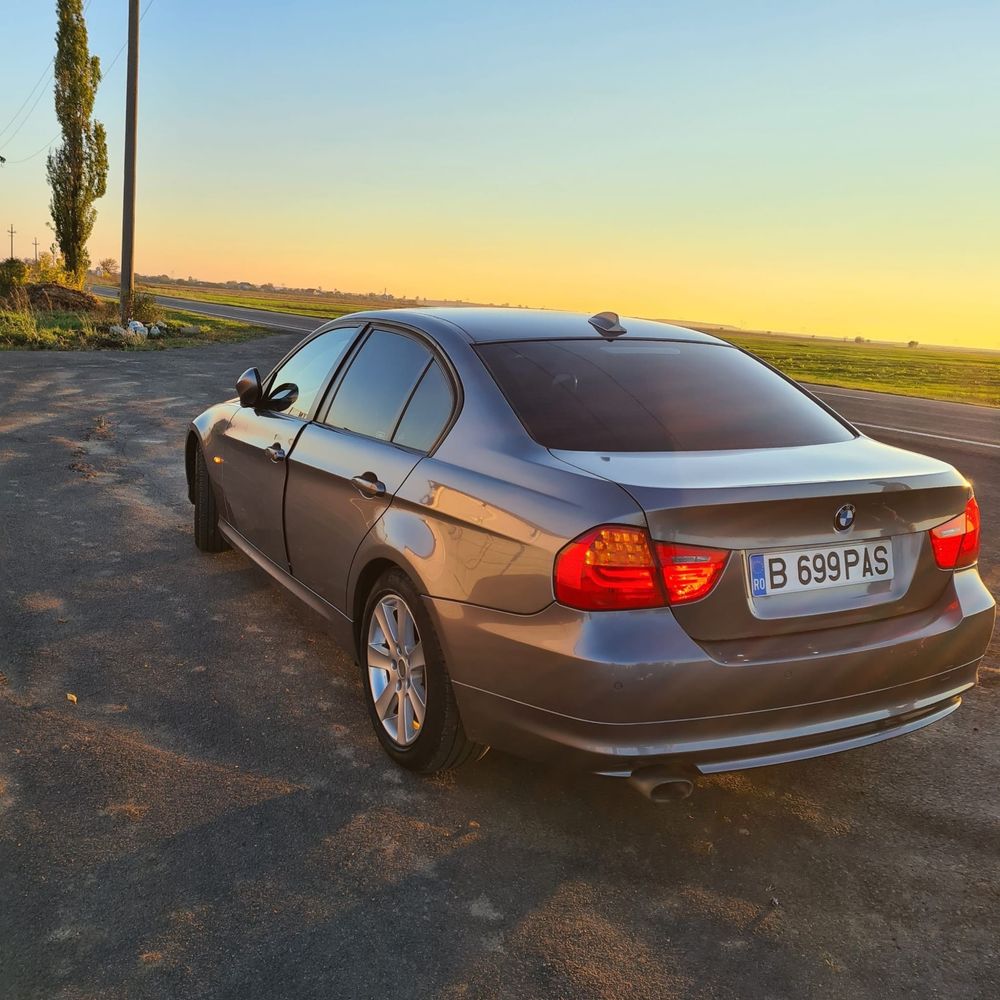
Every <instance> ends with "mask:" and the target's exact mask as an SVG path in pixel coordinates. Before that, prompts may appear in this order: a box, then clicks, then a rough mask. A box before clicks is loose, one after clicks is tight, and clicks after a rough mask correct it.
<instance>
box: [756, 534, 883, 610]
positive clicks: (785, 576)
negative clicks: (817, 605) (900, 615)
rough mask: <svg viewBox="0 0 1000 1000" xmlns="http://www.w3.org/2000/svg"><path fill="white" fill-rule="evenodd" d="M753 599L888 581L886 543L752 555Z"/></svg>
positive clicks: (832, 546) (829, 546) (878, 542)
mask: <svg viewBox="0 0 1000 1000" xmlns="http://www.w3.org/2000/svg"><path fill="white" fill-rule="evenodd" d="M748 562H749V569H750V593H751V595H752V596H754V597H773V596H775V595H776V594H795V593H799V592H801V591H803V590H827V589H829V588H831V587H847V586H849V585H851V584H856V583H874V582H877V581H880V580H891V579H892V545H891V544H890V542H889V540H888V539H885V540H883V541H874V542H857V543H855V544H853V545H825V546H822V547H818V548H809V549H785V550H782V551H779V552H754V553H752V554H751V555H750V558H749V560H748Z"/></svg>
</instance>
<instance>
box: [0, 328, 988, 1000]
mask: <svg viewBox="0 0 1000 1000" xmlns="http://www.w3.org/2000/svg"><path fill="white" fill-rule="evenodd" d="M295 339H296V338H295V335H276V336H273V337H269V338H266V339H263V340H259V341H254V342H250V343H244V344H228V345H227V344H220V345H212V346H209V347H205V348H201V349H192V350H174V351H164V352H155V353H152V352H151V353H115V352H94V353H84V354H59V353H43V352H39V353H13V352H4V353H0V565H2V567H3V575H2V580H0V672H2V675H3V677H2V679H0V998H3V1000H35V998H38V1000H41V998H44V1000H50V998H57V1000H83V998H98V997H100V998H102V1000H103V998H110V1000H116V998H128V1000H135V998H145V997H150V998H168V997H169V998H174V997H179V998H187V997H191V998H194V997H197V998H203V997H227V998H228V997H232V998H240V1000H254V998H261V1000H263V998H284V997H289V998H291V997H295V998H313V997H316V998H321V997H322V998H336V997H351V998H353V997H372V998H376V997H377V998H382V997H386V996H393V997H400V996H402V997H410V996H413V997H434V998H449V1000H451V998H479V997H498V998H501V997H502V998H508V997H560V998H561V997H565V998H573V1000H579V998H602V1000H609V998H618V997H628V998H656V1000H664V998H675V997H693V998H709V997H720V998H744V997H751V996H752V997H773V998H803V997H820V998H841V997H851V998H853V997H871V996H879V997H904V996H905V997H921V998H922V997H941V998H953V997H963V998H964V997H975V998H980V997H981V998H986V997H994V996H995V995H996V973H997V968H998V967H1000V944H998V940H997V934H996V929H997V927H998V926H1000V880H998V871H1000V837H998V830H1000V797H998V796H997V793H996V775H997V773H998V771H1000V738H998V736H1000V729H998V722H997V719H998V717H1000V655H998V653H1000V650H998V649H997V647H996V644H995V645H994V648H993V651H992V652H991V653H990V655H989V657H988V662H987V665H986V667H985V669H984V670H983V674H982V679H983V683H982V684H981V686H980V687H979V688H977V689H976V690H975V691H973V692H972V693H971V694H970V695H969V697H968V698H967V700H966V704H965V705H964V706H963V707H962V709H961V710H959V711H958V712H956V713H955V714H954V715H952V716H951V717H949V718H948V719H946V720H945V721H943V722H942V723H940V724H939V725H937V726H934V727H931V728H929V729H927V730H922V731H921V732H919V733H916V734H913V735H912V736H909V737H906V738H904V739H900V740H896V741H892V742H890V743H886V744H882V745H880V746H875V747H870V748H867V749H864V750H859V751H855V752H853V753H851V754H843V755H840V756H837V757H828V758H821V759H817V760H813V761H806V762H802V763H798V764H790V765H785V766H783V767H779V768H772V769H767V770H759V771H751V772H745V773H742V774H735V775H722V776H718V777H716V778H713V779H710V780H706V781H705V782H703V783H702V784H701V786H700V787H699V789H698V790H697V791H696V793H695V795H694V796H693V797H692V798H691V799H689V800H687V801H686V802H684V803H681V804H678V805H675V806H669V807H655V806H653V805H651V804H649V803H647V802H646V801H644V800H642V799H640V798H639V797H638V796H636V795H635V794H634V793H633V792H631V791H630V790H629V789H628V788H627V787H626V786H625V785H624V784H623V783H620V782H616V781H614V780H612V779H601V778H597V777H593V776H588V775H574V774H565V773H562V772H560V771H557V770H555V769H553V768H548V767H544V766H541V765H536V764H531V763H527V762H524V761H519V760H515V759H513V758H510V757H506V756H504V755H502V754H498V753H494V754H490V755H489V756H488V757H487V758H486V759H484V760H483V761H482V762H480V763H479V764H477V765H475V766H474V767H472V768H469V769H467V770H465V771H463V772H460V773H459V774H455V775H449V776H446V777H441V778H436V779H431V780H428V779H422V778H418V777H414V776H411V775H409V774H407V773H404V772H402V771H400V770H398V769H396V768H395V767H394V766H393V765H391V764H390V763H389V762H388V761H387V760H386V759H385V758H384V757H383V756H382V754H381V752H380V751H379V749H378V748H377V744H376V742H375V740H374V737H373V735H372V734H371V732H370V729H369V722H368V719H367V717H366V715H365V713H364V710H363V707H362V702H361V696H360V685H359V681H358V676H357V673H356V668H355V667H354V665H353V664H352V662H351V660H350V658H349V657H348V656H347V655H346V654H345V653H344V652H343V651H342V650H340V649H338V648H337V646H336V645H335V644H334V643H333V642H332V641H331V640H330V639H329V638H328V637H327V636H326V635H325V633H324V632H323V631H322V630H321V628H320V625H319V622H318V620H317V619H316V618H315V617H314V616H313V615H312V614H311V612H309V611H308V610H307V609H306V608H304V607H303V606H301V605H299V604H298V603H297V602H296V601H295V600H294V599H293V598H291V597H290V596H287V595H286V594H285V593H284V592H283V591H281V590H279V589H277V588H276V587H274V586H272V585H271V584H270V583H269V582H268V580H267V579H266V578H265V577H264V575H263V574H262V573H261V572H259V571H258V570H257V569H255V568H254V567H253V566H252V565H251V564H250V563H249V561H248V560H246V559H245V558H243V557H242V556H240V555H238V554H236V553H233V552H228V553H223V554H221V555H219V556H204V555H201V554H200V553H198V552H197V551H196V550H195V549H194V546H193V544H192V541H191V537H190V520H191V508H190V506H189V505H188V503H187V499H186V496H185V487H184V473H183V461H182V443H183V436H184V432H185V428H186V425H187V423H188V421H189V420H190V418H191V416H192V415H193V414H195V413H197V412H198V411H199V410H201V409H202V408H203V407H204V406H206V405H207V404H208V403H210V402H212V401H214V400H216V399H218V398H220V397H222V396H224V395H228V394H231V392H232V384H233V380H234V378H235V376H236V375H237V374H238V373H239V372H240V371H242V370H243V369H244V368H246V367H247V366H248V365H251V364H256V365H258V366H259V367H261V368H262V369H266V368H268V367H269V366H270V365H271V364H272V363H273V362H274V361H275V360H276V359H277V358H278V357H280V356H281V355H282V354H283V353H284V352H285V351H286V350H287V349H288V347H289V346H291V344H292V343H293V342H294V340H295ZM822 391H823V393H824V396H825V397H826V398H828V399H829V400H830V401H831V402H832V403H834V405H835V406H837V407H838V408H839V409H842V410H843V412H844V413H845V414H846V415H847V416H849V417H851V418H853V419H856V420H858V421H862V422H864V423H865V424H871V425H875V424H877V425H880V426H883V427H884V426H891V427H895V428H899V430H896V431H891V432H887V431H881V430H880V431H877V432H876V431H874V430H871V431H870V432H871V433H873V434H876V433H877V435H878V436H882V437H884V438H885V439H886V440H888V441H890V442H891V443H893V444H898V445H901V446H903V447H910V448H919V449H920V450H924V451H927V452H929V453H932V454H935V455H939V456H940V457H942V458H944V459H946V460H948V461H950V462H953V463H954V464H956V465H958V466H959V467H960V468H961V469H962V470H963V471H964V472H965V473H966V474H967V475H968V476H969V477H970V478H971V479H973V480H974V482H975V483H976V487H977V491H978V493H979V496H980V499H981V501H982V504H983V510H984V518H985V522H986V535H985V545H984V553H983V569H984V573H985V575H986V577H987V579H988V581H989V583H990V585H991V587H992V589H993V590H994V593H997V592H1000V545H998V540H1000V531H998V527H997V526H998V525H1000V504H998V499H997V498H998V497H1000V474H998V468H1000V463H998V462H997V451H996V445H997V444H1000V433H998V427H997V411H990V410H983V409H981V408H975V407H959V406H955V407H952V406H950V405H949V404H941V403H931V402H927V401H920V400H912V399H906V398H903V397H886V396H880V395H877V394H870V393H854V392H846V391H844V390H833V389H831V390H829V391H827V390H822ZM835 393H837V394H840V395H834V394H835ZM866 430H869V428H868V427H866ZM912 432H920V433H921V434H933V437H926V438H924V437H915V436H914V434H913V433H912ZM951 438H961V439H963V440H961V441H955V440H950V439H951ZM964 441H979V442H981V443H980V444H967V443H964ZM67 693H72V694H73V695H75V697H76V699H77V700H76V702H75V703H71V702H70V701H68V700H67Z"/></svg>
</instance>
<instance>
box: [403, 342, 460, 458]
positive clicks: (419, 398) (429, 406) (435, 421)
mask: <svg viewBox="0 0 1000 1000" xmlns="http://www.w3.org/2000/svg"><path fill="white" fill-rule="evenodd" d="M454 405H455V397H454V396H453V394H452V391H451V383H450V382H449V381H448V377H447V375H445V373H444V372H443V371H442V370H441V366H440V365H439V364H438V363H437V362H436V361H432V362H431V366H430V367H429V368H428V369H427V371H425V372H424V375H423V378H421V380H420V384H419V385H418V386H417V388H416V389H415V390H414V392H413V395H412V396H411V397H410V401H409V403H407V405H406V411H405V412H404V413H403V419H402V420H400V422H399V427H398V428H397V429H396V433H395V434H394V435H393V441H395V443H396V444H401V445H404V446H405V447H407V448H415V449H416V450H417V451H430V450H431V448H433V447H434V442H435V441H437V439H438V438H439V437H440V436H441V432H442V431H443V430H444V428H445V424H447V423H448V418H449V417H450V416H451V411H452V409H453V408H454Z"/></svg>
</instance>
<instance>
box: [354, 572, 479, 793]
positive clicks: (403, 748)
mask: <svg viewBox="0 0 1000 1000" xmlns="http://www.w3.org/2000/svg"><path fill="white" fill-rule="evenodd" d="M399 602H402V605H400V603H399ZM393 608H395V612H396V617H394V616H393V614H392V609H393ZM406 613H408V615H409V618H410V620H411V621H412V622H413V626H414V631H415V634H410V636H409V640H408V639H407V634H406V633H407V626H406V623H405V618H404V615H405V614H406ZM401 622H403V629H402V631H403V635H402V637H401V638H402V645H401V646H399V647H397V648H400V649H402V650H403V654H404V655H403V656H402V657H401V658H399V659H397V654H394V653H393V649H392V643H391V642H390V641H387V640H386V635H385V628H384V627H383V625H384V624H388V627H389V629H390V631H391V630H393V629H394V628H395V629H396V631H397V632H399V628H398V626H399V625H400V623H401ZM390 638H391V637H390ZM414 639H416V642H414V641H413V640H414ZM360 647H361V648H360V650H359V654H360V655H359V658H358V659H359V664H360V667H361V687H362V691H363V692H364V698H365V704H366V705H367V707H368V716H369V718H370V719H371V722H372V727H373V728H374V730H375V735H376V737H377V738H378V741H379V743H381V744H382V749H383V750H385V752H386V753H387V754H388V755H389V757H391V758H392V760H394V761H395V762H396V763H397V764H399V765H400V766H401V767H405V768H408V769H409V770H411V771H418V772H420V773H421V774H433V773H435V772H437V771H448V770H451V769H453V768H457V767H461V766H462V765H463V764H467V763H469V762H470V761H473V760H478V759H479V758H480V757H482V756H483V755H484V754H485V753H486V751H487V750H488V749H489V748H488V747H484V746H481V745H480V744H478V743H473V742H472V741H471V740H470V739H469V738H468V737H467V736H466V735H465V730H464V729H463V728H462V720H461V719H460V718H459V715H458V705H457V704H456V702H455V693H454V691H453V690H452V686H451V679H450V677H449V676H448V668H447V666H446V665H445V661H444V654H443V653H442V651H441V643H440V642H439V640H438V637H437V632H436V631H435V630H434V626H433V624H432V622H431V619H430V615H429V614H428V613H427V609H426V608H425V607H424V603H423V600H422V599H421V597H420V594H419V593H418V592H417V589H416V587H414V586H413V584H412V583H411V582H410V579H409V577H407V576H406V574H405V573H403V571H402V570H399V569H391V570H387V571H386V572H385V573H384V574H383V575H382V576H381V577H379V579H378V581H377V582H376V584H375V586H374V588H373V589H372V592H371V593H370V594H369V595H368V601H367V603H366V604H365V611H364V615H363V616H362V619H361V636H360ZM383 650H384V652H383ZM420 651H422V656H421V655H420ZM414 653H415V654H416V655H413V656H412V659H411V654H414ZM420 661H422V666H420ZM396 664H402V665H401V666H398V667H397V666H396ZM383 681H385V682H386V683H385V686H384V688H381V695H382V698H381V699H380V697H379V689H380V687H381V685H382V683H383ZM421 681H422V683H421ZM421 694H422V695H423V698H422V701H423V704H424V709H423V718H422V720H420V719H418V712H419V709H418V708H417V704H418V702H420V701H421ZM415 699H416V700H415ZM380 702H381V704H382V708H381V709H380V708H379V707H378V704H379V703H380ZM400 705H402V707H403V710H404V712H403V720H404V721H403V723H402V725H401V724H400V713H399V707H400ZM393 713H395V714H394V718H393ZM411 722H412V723H413V726H412V730H413V731H411V726H410V723H411ZM390 730H391V731H392V735H390ZM400 737H402V738H400Z"/></svg>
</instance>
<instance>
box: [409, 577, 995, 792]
mask: <svg viewBox="0 0 1000 1000" xmlns="http://www.w3.org/2000/svg"><path fill="white" fill-rule="evenodd" d="M428 603H429V605H430V606H431V607H432V610H433V613H434V615H435V617H436V619H437V622H438V624H439V626H440V628H439V632H440V635H441V638H442V644H443V645H444V649H445V655H446V657H447V658H448V662H449V666H450V670H451V674H452V680H453V682H454V684H455V692H456V697H457V699H458V704H459V710H460V712H461V714H462V720H463V723H464V725H465V728H466V731H467V732H468V734H469V736H470V737H471V738H473V739H475V740H477V741H478V742H482V743H486V744H490V745H492V746H495V747H498V748H500V749H503V750H507V751H510V752H512V753H515V754H519V755H521V756H526V757H533V758H536V759H542V760H550V761H554V762H557V763H562V764H566V765H567V766H571V767H574V768H580V769H586V770H591V771H600V772H605V773H628V772H630V771H632V770H633V769H635V768H636V767H640V766H644V765H647V764H653V763H659V762H662V761H666V760H676V759H678V758H682V759H684V760H685V761H687V762H688V763H690V764H691V765H693V766H694V767H696V768H697V769H698V770H699V771H701V772H702V773H712V772H716V771H728V770H737V769H740V768H748V767H759V766H764V765H769V764H777V763H784V762H787V761H792V760H800V759H804V758H808V757H814V756H820V755H822V754H829V753H837V752H840V751H842V750H848V749H853V748H855V747H860V746H865V745H868V744H871V743H876V742H879V741H881V740H886V739H890V738H892V737H894V736H900V735H904V734H905V733H909V732H913V731H915V730H916V729H919V728H921V727H923V726H926V725H929V724H931V723H933V722H936V721H938V720H939V719H942V718H944V717H945V716H947V715H949V714H950V713H951V712H953V711H954V710H955V709H956V708H958V706H959V705H960V704H961V695H962V693H963V692H964V691H966V690H968V689H969V688H970V687H972V686H973V685H974V684H975V683H976V674H977V668H978V663H979V661H980V659H981V657H982V655H983V653H984V651H985V649H986V647H987V645H988V643H989V639H990V635H991V634H992V630H993V622H994V616H995V606H994V602H993V599H992V597H991V596H990V594H989V592H988V591H987V590H986V588H985V587H984V586H983V584H982V581H981V580H980V579H979V576H978V574H977V573H975V572H963V573H959V574H956V576H955V581H954V584H953V585H950V586H949V588H948V590H947V591H946V593H945V594H944V595H943V596H942V599H941V600H940V601H939V602H938V603H937V604H936V605H934V606H933V607H932V608H928V609H925V610H924V611H922V612H919V613H916V614H912V615H904V616H899V617H897V618H895V619H890V620H887V621H882V622H874V623H870V624H868V625H854V626H850V627H845V628H841V629H827V630H823V631H821V632H819V631H818V632H813V633H801V634H799V635H797V636H785V637H781V640H780V641H779V640H765V641H761V640H747V642H746V643H745V644H742V645H741V644H727V647H728V648H727V649H725V650H724V651H720V650H718V649H717V648H713V647H711V646H710V645H709V644H706V648H702V646H699V645H698V644H697V643H695V642H693V641H692V640H691V639H690V638H689V637H688V636H687V635H686V633H684V632H683V630H682V629H681V628H680V627H679V626H678V625H677V623H676V621H674V620H673V617H672V615H670V613H669V611H666V610H664V609H654V610H652V611H649V612H630V613H625V614H622V615H619V614H615V613H606V614H599V615H587V614H584V613H580V612H575V611H571V610H570V609H567V608H563V607H560V606H558V605H553V606H551V607H550V608H548V609H546V610H545V611H543V612H540V613H539V614H538V615H531V616H519V615H505V614H503V613H500V612H495V611H490V610H487V609H483V608H474V607H471V606H469V605H461V604H456V603H455V602H447V601H444V602H442V601H434V600H431V599H428Z"/></svg>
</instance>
